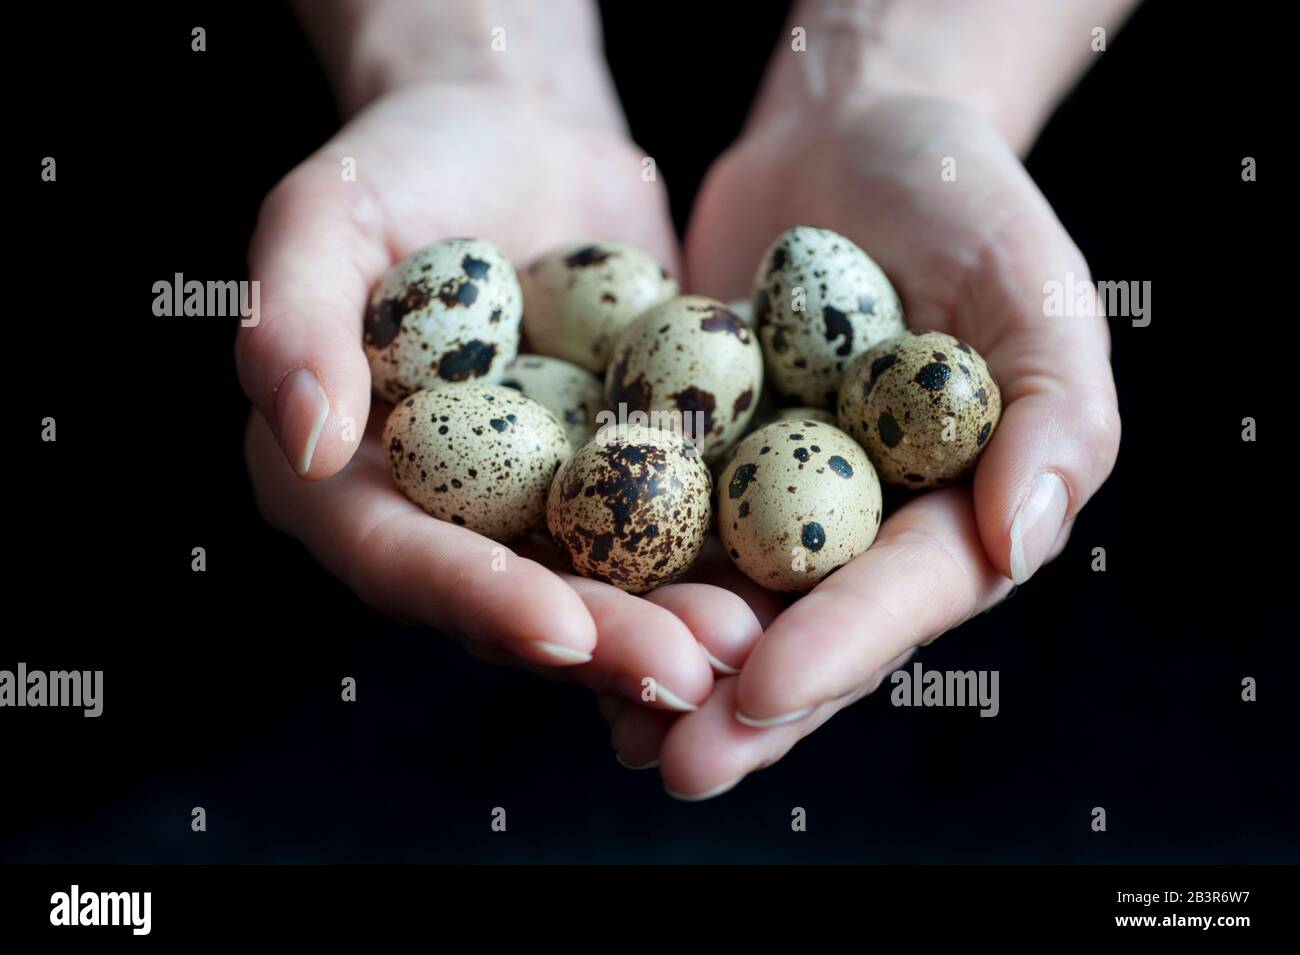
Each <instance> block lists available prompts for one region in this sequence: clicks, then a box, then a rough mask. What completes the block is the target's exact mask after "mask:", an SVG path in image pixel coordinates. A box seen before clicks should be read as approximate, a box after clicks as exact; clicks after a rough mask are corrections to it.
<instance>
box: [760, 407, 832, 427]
mask: <svg viewBox="0 0 1300 955" xmlns="http://www.w3.org/2000/svg"><path fill="white" fill-rule="evenodd" d="M799 420H807V421H816V422H818V423H820V424H829V425H831V426H833V427H838V424H837V420H836V418H835V415H833V414H831V413H830V412H829V411H826V410H825V409H823V408H808V407H800V408H782V409H781V410H780V411H778V412H777V413H776V414H774V415H772V421H799Z"/></svg>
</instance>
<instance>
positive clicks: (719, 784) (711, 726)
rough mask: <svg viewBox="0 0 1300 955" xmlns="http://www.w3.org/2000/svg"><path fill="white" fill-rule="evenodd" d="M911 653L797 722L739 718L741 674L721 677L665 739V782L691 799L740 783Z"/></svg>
mask: <svg viewBox="0 0 1300 955" xmlns="http://www.w3.org/2000/svg"><path fill="white" fill-rule="evenodd" d="M911 653H912V651H910V650H909V651H907V652H905V653H903V654H901V655H900V656H898V657H895V658H894V659H893V660H891V661H890V662H889V663H887V664H886V665H885V666H884V667H883V668H882V669H881V670H880V671H879V672H878V673H876V674H875V675H874V676H873V677H872V679H871V681H870V682H868V683H867V684H866V685H864V686H861V687H858V688H857V689H856V690H854V691H852V692H850V693H848V694H847V695H845V696H842V697H838V698H836V699H834V700H829V701H827V702H826V703H823V704H821V705H820V706H818V707H817V708H816V709H814V710H813V711H812V712H811V713H809V714H808V715H807V716H805V717H803V718H802V719H800V720H798V721H796V722H792V723H785V724H783V725H780V726H774V727H771V728H770V729H757V728H754V727H749V726H745V725H743V724H741V723H738V722H736V720H735V719H734V717H733V715H732V714H733V713H734V712H735V708H736V690H737V687H738V685H739V680H736V679H727V680H721V681H719V683H718V685H717V686H716V687H715V688H714V691H713V695H712V696H711V697H709V702H708V703H706V704H705V705H704V706H702V707H700V709H698V710H696V711H695V712H694V713H687V714H686V715H685V716H683V717H681V718H680V719H679V720H678V721H677V722H676V723H674V724H673V725H672V727H670V729H669V732H668V735H667V736H666V737H665V739H664V740H663V742H662V743H661V745H660V747H659V754H660V773H661V775H662V776H663V779H664V788H665V789H666V790H667V791H668V794H669V795H670V796H673V797H675V798H677V799H682V800H685V801H687V802H700V801H703V800H705V799H712V798H713V797H715V796H720V795H722V794H723V793H725V792H727V791H729V790H731V789H733V788H735V786H736V785H737V784H738V783H739V782H740V781H741V780H742V779H744V778H745V777H746V776H747V775H749V774H750V773H752V772H754V771H755V770H759V769H763V768H765V767H767V766H771V765H772V764H773V763H775V762H776V761H777V760H779V759H781V757H783V756H784V755H785V754H786V753H788V752H789V751H790V749H791V748H792V747H793V746H794V745H795V744H796V743H797V742H799V740H801V739H803V738H804V737H805V736H807V735H808V734H809V733H812V732H813V731H814V730H816V729H817V728H818V727H820V726H821V725H822V724H823V723H825V722H826V721H827V720H828V719H830V718H831V717H832V716H834V715H835V714H836V713H838V712H839V711H840V710H842V709H844V707H846V706H850V705H852V704H853V703H856V702H857V701H858V700H860V699H861V698H862V697H864V696H866V695H867V694H869V693H873V692H875V690H876V689H878V688H879V686H880V684H881V683H882V682H883V681H884V679H885V678H886V677H887V676H888V675H889V673H891V672H892V671H893V670H896V669H897V668H898V667H900V666H902V665H903V663H905V662H906V661H907V658H908V657H909V656H910V655H911Z"/></svg>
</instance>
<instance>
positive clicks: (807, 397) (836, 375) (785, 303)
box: [753, 226, 904, 409]
mask: <svg viewBox="0 0 1300 955" xmlns="http://www.w3.org/2000/svg"><path fill="white" fill-rule="evenodd" d="M753 302H754V328H755V330H756V331H757V332H758V336H759V339H760V341H761V342H762V345H763V355H764V357H765V358H766V359H767V370H768V377H769V380H770V382H771V384H772V386H773V387H774V388H775V389H776V390H777V391H778V392H780V393H781V394H783V395H786V396H787V397H792V398H795V399H796V400H798V401H799V402H800V403H802V404H805V405H809V406H811V407H815V408H831V409H833V408H834V407H835V401H836V396H837V392H838V389H839V384H840V378H841V377H842V376H843V373H844V369H845V368H846V367H847V366H848V364H849V362H851V361H852V360H853V359H854V358H855V357H857V356H858V355H860V354H862V352H864V351H866V350H867V349H869V348H871V347H873V346H874V345H876V344H878V343H879V342H882V341H884V340H885V339H888V338H892V337H893V336H895V335H897V334H899V333H900V332H902V331H903V330H904V325H903V308H902V305H901V304H900V302H899V300H898V294H897V293H896V292H895V291H894V287H893V286H892V285H891V284H890V282H889V279H888V278H887V277H886V276H885V273H884V272H883V271H882V270H881V268H880V266H878V265H876V263H875V262H873V261H872V260H871V258H870V257H869V256H868V255H867V254H866V253H865V252H863V251H862V250H861V249H860V248H858V247H857V246H856V245H854V244H853V243H852V242H850V241H849V240H848V239H846V238H845V237H844V236H842V235H838V234H837V233H835V232H831V231H830V230H829V229H818V228H815V227H813V226H796V227H794V228H793V229H789V230H787V231H786V232H783V233H782V234H781V235H779V236H778V237H777V238H776V241H775V242H773V243H772V245H771V246H770V247H769V248H768V250H767V254H766V255H765V256H764V257H763V261H762V262H761V263H760V265H759V268H758V274H757V275H756V276H755V278H754V296H753Z"/></svg>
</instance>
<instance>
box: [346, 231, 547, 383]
mask: <svg viewBox="0 0 1300 955" xmlns="http://www.w3.org/2000/svg"><path fill="white" fill-rule="evenodd" d="M522 316H523V293H522V292H521V291H520V288H519V279H518V277H517V276H516V275H515V270H514V267H513V266H512V265H511V264H510V263H509V262H508V261H507V260H506V257H505V256H504V255H503V254H502V253H501V250H500V249H498V248H497V247H496V246H494V245H492V244H491V243H490V242H484V241H483V240H482V239H448V240H447V241H445V242H435V243H434V244H433V245H429V246H425V247H424V248H423V249H420V250H419V251H418V252H415V253H414V254H412V255H410V256H408V257H406V258H405V259H403V260H402V261H401V262H399V263H398V264H397V265H395V266H393V268H391V269H389V271H388V273H387V274H386V275H385V276H384V277H383V279H382V280H381V281H380V283H379V285H377V286H376V287H375V290H374V292H372V293H371V296H370V304H369V305H368V306H367V308H366V316H365V333H364V344H365V350H366V357H367V358H368V359H369V360H370V377H371V381H372V383H373V386H374V391H375V394H377V395H379V396H380V397H381V398H384V399H385V400H387V401H392V402H396V401H399V400H401V399H402V398H405V397H406V396H407V395H409V394H411V393H412V392H414V391H419V390H421V389H423V388H433V387H435V386H437V385H440V384H445V383H446V382H451V381H470V380H474V381H482V382H495V381H499V380H500V379H501V375H502V373H503V372H504V371H505V367H506V365H508V364H509V363H510V362H512V361H513V360H514V358H515V355H516V354H517V353H518V351H519V327H520V322H521V320H522Z"/></svg>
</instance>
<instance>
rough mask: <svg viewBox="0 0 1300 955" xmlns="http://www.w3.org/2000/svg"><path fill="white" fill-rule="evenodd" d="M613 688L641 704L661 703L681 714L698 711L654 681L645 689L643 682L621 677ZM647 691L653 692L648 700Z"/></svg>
mask: <svg viewBox="0 0 1300 955" xmlns="http://www.w3.org/2000/svg"><path fill="white" fill-rule="evenodd" d="M647 679H649V678H647ZM614 686H615V688H616V689H617V690H618V691H619V692H620V693H622V694H623V695H624V696H626V697H627V698H628V699H630V700H640V701H641V702H642V703H662V704H663V705H664V706H666V707H668V709H670V710H677V711H679V712H682V713H690V712H692V711H694V710H698V709H699V707H698V706H696V705H695V704H694V703H688V702H687V701H686V700H683V699H682V698H681V697H680V696H678V695H677V694H676V693H674V692H673V691H672V690H670V689H668V687H666V686H664V685H663V684H661V683H658V682H655V681H652V682H651V684H650V686H649V687H647V686H646V685H645V683H644V681H642V680H638V679H636V678H635V677H630V676H621V677H619V678H618V679H616V680H615V681H614ZM647 690H653V694H652V695H651V696H650V698H649V699H647V698H646V691H647Z"/></svg>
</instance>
